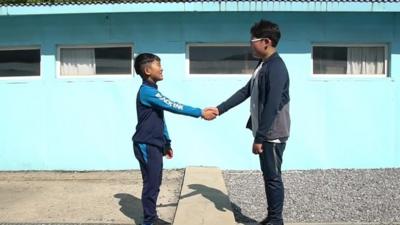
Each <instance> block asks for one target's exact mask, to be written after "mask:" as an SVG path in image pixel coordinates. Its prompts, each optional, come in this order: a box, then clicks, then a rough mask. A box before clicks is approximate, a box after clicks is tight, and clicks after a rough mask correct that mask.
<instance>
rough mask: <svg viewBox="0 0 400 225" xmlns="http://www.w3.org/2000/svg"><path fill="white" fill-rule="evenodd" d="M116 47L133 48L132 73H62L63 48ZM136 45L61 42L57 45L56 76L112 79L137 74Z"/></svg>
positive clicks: (61, 77)
mask: <svg viewBox="0 0 400 225" xmlns="http://www.w3.org/2000/svg"><path fill="white" fill-rule="evenodd" d="M114 47H128V48H131V73H130V74H102V75H99V74H95V75H73V76H70V75H68V76H66V75H61V61H60V60H61V49H63V48H114ZM133 47H134V45H133V44H132V43H129V44H124V43H121V44H71V45H69V44H59V45H57V58H56V78H57V79H85V78H96V79H110V78H117V79H118V78H130V77H133V75H134V74H135V71H134V70H135V69H134V58H135V56H134V50H133Z"/></svg>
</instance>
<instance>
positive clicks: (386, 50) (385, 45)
mask: <svg viewBox="0 0 400 225" xmlns="http://www.w3.org/2000/svg"><path fill="white" fill-rule="evenodd" d="M314 47H383V48H384V55H385V60H384V67H385V73H384V74H315V73H314V59H313V52H314V51H313V50H314ZM310 53H311V54H310V56H311V77H312V78H314V79H337V78H339V79H342V78H343V79H357V78H362V79H364V78H365V79H383V78H390V76H389V74H390V73H389V44H388V43H380V42H377V43H337V42H335V43H321V42H315V43H312V44H311V52H310Z"/></svg>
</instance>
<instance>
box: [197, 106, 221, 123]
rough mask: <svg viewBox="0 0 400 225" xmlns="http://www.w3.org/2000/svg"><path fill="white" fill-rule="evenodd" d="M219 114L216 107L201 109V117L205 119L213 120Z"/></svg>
mask: <svg viewBox="0 0 400 225" xmlns="http://www.w3.org/2000/svg"><path fill="white" fill-rule="evenodd" d="M218 115H219V111H218V108H217V107H207V108H204V109H203V110H202V113H201V118H203V119H205V120H213V119H215V118H216V117H217V116H218Z"/></svg>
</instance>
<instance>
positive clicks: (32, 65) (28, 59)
mask: <svg viewBox="0 0 400 225" xmlns="http://www.w3.org/2000/svg"><path fill="white" fill-rule="evenodd" d="M33 76H40V49H0V77H33Z"/></svg>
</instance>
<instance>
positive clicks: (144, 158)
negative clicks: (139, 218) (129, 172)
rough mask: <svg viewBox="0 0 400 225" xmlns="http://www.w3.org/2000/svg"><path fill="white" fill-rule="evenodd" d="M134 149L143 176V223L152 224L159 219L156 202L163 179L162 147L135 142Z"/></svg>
mask: <svg viewBox="0 0 400 225" xmlns="http://www.w3.org/2000/svg"><path fill="white" fill-rule="evenodd" d="M133 149H134V152H135V157H136V159H137V160H138V161H139V164H140V171H141V172H142V178H143V190H142V206H143V216H144V219H143V223H144V224H152V223H154V221H156V219H157V211H156V204H157V198H158V194H159V193H160V186H161V181H162V170H163V155H162V152H161V149H160V148H158V147H156V146H153V145H148V144H138V143H134V145H133Z"/></svg>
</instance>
